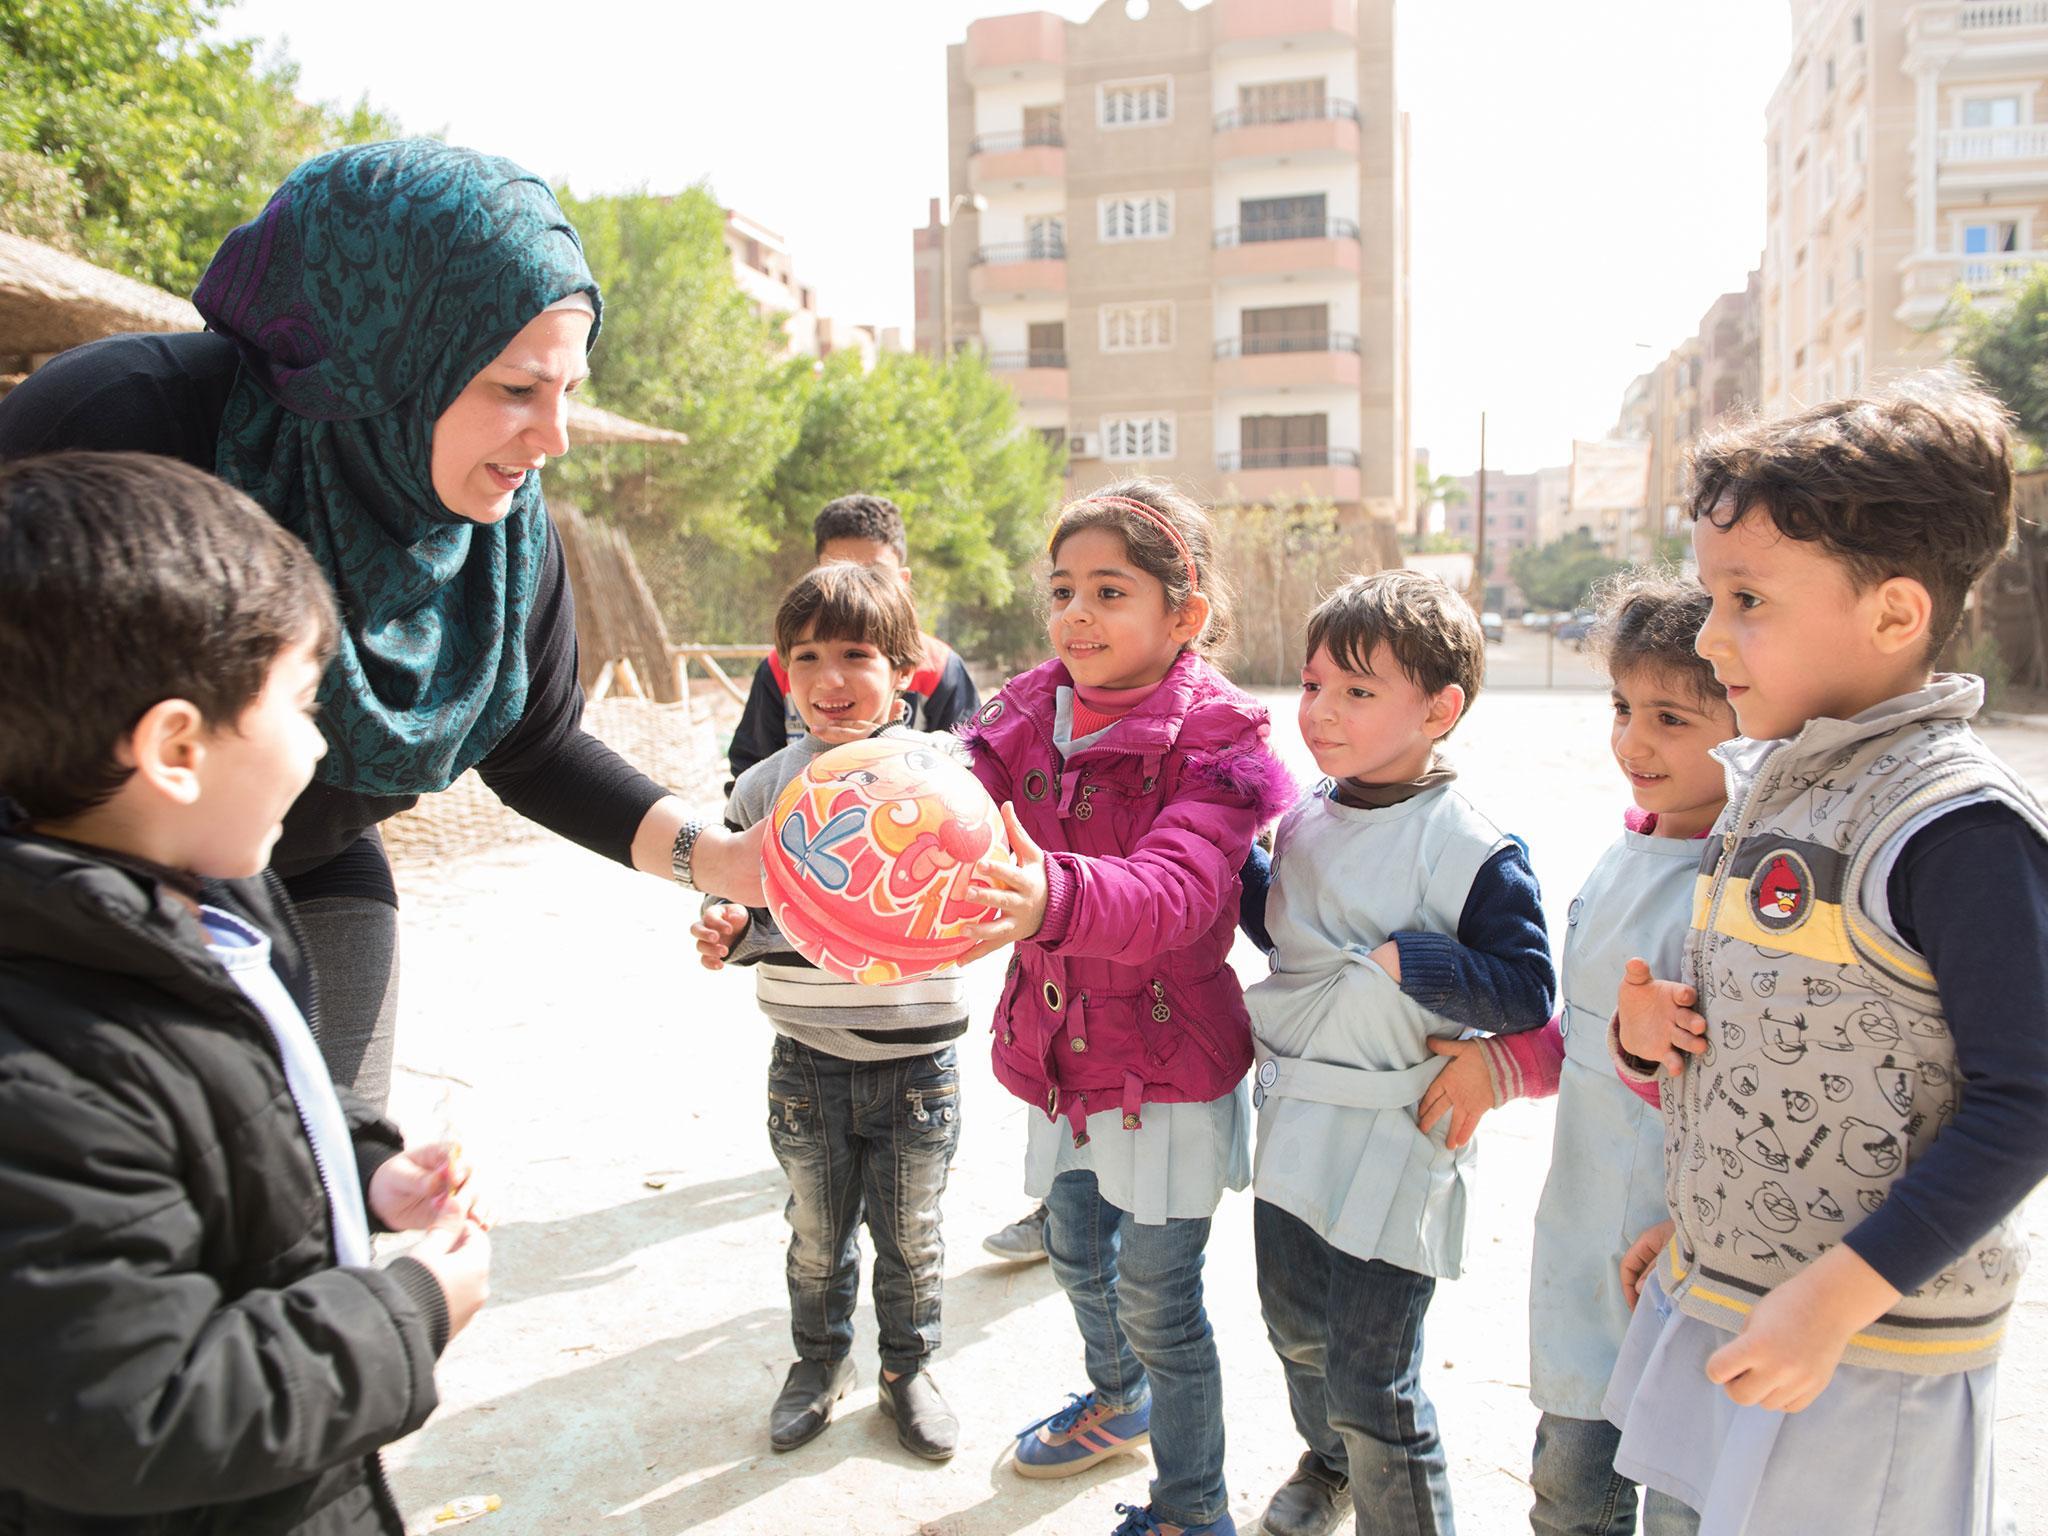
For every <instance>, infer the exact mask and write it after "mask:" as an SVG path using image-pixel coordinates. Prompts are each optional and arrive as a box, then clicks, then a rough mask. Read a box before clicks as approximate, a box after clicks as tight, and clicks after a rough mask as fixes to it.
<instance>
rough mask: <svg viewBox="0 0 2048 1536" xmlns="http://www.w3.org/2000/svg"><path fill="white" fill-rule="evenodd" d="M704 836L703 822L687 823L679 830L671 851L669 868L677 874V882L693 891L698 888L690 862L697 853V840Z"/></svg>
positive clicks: (693, 821)
mask: <svg viewBox="0 0 2048 1536" xmlns="http://www.w3.org/2000/svg"><path fill="white" fill-rule="evenodd" d="M703 835H704V823H703V822H701V821H697V820H695V819H692V820H689V821H686V822H684V823H683V824H682V826H681V828H679V829H678V830H677V832H676V841H675V846H674V847H673V848H671V849H670V850H669V868H670V869H671V870H673V871H674V872H675V877H676V880H677V882H678V883H679V884H682V885H686V886H688V887H689V888H690V889H691V890H693V891H694V890H696V889H697V888H698V887H697V881H696V879H695V878H694V876H693V875H692V873H691V870H690V860H691V857H692V855H694V854H695V853H696V851H697V839H698V838H700V837H702V836H703Z"/></svg>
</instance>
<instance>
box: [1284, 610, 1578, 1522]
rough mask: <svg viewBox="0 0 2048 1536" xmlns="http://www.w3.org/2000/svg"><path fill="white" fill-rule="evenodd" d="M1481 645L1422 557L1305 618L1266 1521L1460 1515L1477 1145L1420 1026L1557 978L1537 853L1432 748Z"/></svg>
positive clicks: (1542, 1016) (1528, 1015)
mask: <svg viewBox="0 0 2048 1536" xmlns="http://www.w3.org/2000/svg"><path fill="white" fill-rule="evenodd" d="M1484 671H1485V642H1484V639H1483V638H1482V636H1481V634H1480V630H1479V625H1478V622H1477V621H1476V620H1475V619H1474V617H1473V615H1472V611H1471V609H1470V607H1469V606H1468V605H1467V604H1466V603H1465V602H1464V600H1463V599H1462V598H1460V597H1459V596H1458V595H1457V594H1456V593H1454V592H1453V591H1451V589H1450V588H1449V587H1448V586H1446V585H1444V583H1443V582H1441V581H1438V580H1437V579H1435V578H1434V577H1428V576H1424V575H1422V574H1421V573H1419V572H1415V571H1382V572H1379V573H1378V574H1376V575H1373V576H1367V577H1361V578H1359V579H1357V580H1354V581H1352V582H1349V583H1347V584H1346V585H1345V586H1344V587H1342V588H1340V589H1339V590H1338V591H1337V592H1336V593H1335V594H1334V595H1332V596H1331V597H1330V598H1328V599H1327V600H1325V601H1324V602H1323V604H1322V605H1321V606H1320V607H1318V608H1317V609H1316V611H1315V613H1314V614H1312V615H1311V616H1310V619H1309V629H1308V659H1307V662H1306V664H1305V665H1304V666H1303V668H1302V683H1301V689H1302V691H1301V715H1300V723H1301V734H1302V739H1303V740H1304V741H1305V742H1306V743H1307V744H1308V748H1309V750H1310V751H1311V752H1312V753H1314V755H1315V759H1316V763H1317V766H1318V767H1320V768H1321V769H1322V770H1323V772H1324V773H1326V774H1328V775H1329V778H1328V779H1326V780H1325V781H1324V782H1323V783H1321V784H1319V785H1318V786H1317V787H1316V788H1315V789H1314V790H1312V791H1310V792H1309V793H1308V794H1307V795H1306V796H1304V797H1303V798H1302V800H1301V802H1300V803H1299V804H1297V805H1296V806H1295V807H1294V809H1293V810H1291V811H1290V812H1288V814H1287V815H1286V816H1285V817H1284V818H1282V820H1281V822H1280V829H1279V833H1278V836H1277V838H1276V840H1275V844H1274V854H1273V877H1272V885H1271V888H1270V893H1269V895H1268V897H1267V900H1266V903H1265V911H1264V929H1265V933H1266V936H1267V939H1268V941H1269V942H1268V944H1267V947H1268V949H1269V952H1270V957H1271V961H1272V967H1273V970H1272V974H1271V975H1270V976H1268V977H1267V978H1266V979H1265V980H1264V981H1261V982H1259V983H1258V984H1257V985H1256V986H1253V987H1251V988H1249V989H1248V990H1247V991H1246V993H1245V1002H1246V1005H1247V1007H1249V1009H1250V1010H1251V1017H1252V1030H1253V1036H1254V1042H1255V1045H1256V1047H1257V1051H1258V1066H1257V1069H1256V1072H1255V1075H1254V1078H1253V1082H1254V1085H1255V1086H1254V1089H1253V1097H1254V1100H1255V1102H1256V1103H1257V1104H1258V1106H1259V1131H1258V1153H1257V1159H1256V1162H1255V1164H1254V1167H1253V1173H1252V1181H1253V1186H1254V1189H1255V1191H1256V1193H1257V1197H1258V1198H1257V1201H1256V1204H1255V1206H1254V1211H1253V1233H1254V1236H1255V1239H1256V1243H1257V1249H1258V1263H1259V1298H1260V1302H1261V1304H1262V1308H1263V1311H1264V1313H1265V1318H1266V1328H1267V1333H1268V1336H1269V1337H1270V1338H1271V1339H1272V1341H1273V1347H1274V1349H1275V1350H1277V1351H1278V1352H1279V1355H1280V1358H1281V1361H1282V1363H1283V1365H1284V1367H1285V1370H1286V1374H1287V1389H1288V1397H1289V1400H1290V1403H1291V1405H1292V1407H1293V1412H1294V1421H1295V1425H1296V1427H1297V1428H1298V1429H1299V1430H1300V1431H1301V1435H1302V1438H1303V1439H1304V1440H1306V1441H1307V1442H1308V1445H1309V1450H1308V1453H1307V1454H1306V1455H1304V1456H1303V1457H1302V1459H1301V1464H1300V1466H1299V1467H1298V1468H1297V1470H1296V1471H1295V1474H1294V1475H1293V1476H1292V1477H1291V1478H1289V1479H1288V1480H1287V1482H1286V1483H1285V1484H1284V1485H1283V1486H1282V1487H1281V1488H1280V1490H1279V1491H1278V1492H1277V1493H1276V1494H1274V1496H1273V1500H1272V1503H1271V1505H1270V1506H1269V1507H1268V1508H1267V1510H1266V1513H1265V1517H1264V1520H1265V1523H1264V1527H1263V1528H1264V1529H1265V1530H1267V1531H1269V1532H1273V1533H1276V1536H1296V1533H1302V1532H1312V1533H1315V1536H1322V1533H1324V1532H1327V1531H1328V1530H1330V1529H1331V1528H1332V1526H1333V1525H1334V1524H1335V1523H1336V1522H1337V1520H1338V1519H1340V1518H1341V1516H1342V1509H1343V1504H1344V1502H1345V1494H1346V1492H1347V1491H1348V1493H1349V1495H1350V1499H1349V1502H1350V1503H1351V1505H1352V1506H1353V1508H1354V1510H1355V1512H1356V1515H1357V1520H1358V1530H1359V1532H1360V1533H1361V1536H1380V1533H1387V1536H1393V1533H1401V1536H1422V1533H1429V1536H1438V1533H1447V1532H1449V1531H1450V1530H1451V1529H1452V1524H1451V1502H1450V1485H1449V1480H1448V1477H1447V1476H1446V1472H1445V1461H1444V1450H1443V1442H1442V1440H1441V1439H1440V1438H1439V1437H1438V1434H1437V1428H1436V1413H1435V1409H1434V1408H1433V1407H1432V1406H1431V1404H1430V1401H1429V1398H1428V1396H1427V1395H1426V1394H1425V1393H1424V1392H1423V1390H1422V1384H1421V1364H1422V1319H1423V1314H1424V1312H1425V1311H1426V1310H1427V1308H1428V1306H1429V1302H1430V1298H1431V1297H1432V1296H1433V1295H1434V1293H1435V1290H1436V1282H1437V1280H1438V1279H1439V1278H1443V1279H1455V1278H1456V1277H1457V1274H1458V1270H1459V1262H1460V1256H1461V1249H1462V1245H1463V1240H1464V1224H1465V1208H1466V1201H1467V1197H1466V1189H1465V1183H1466V1178H1467V1168H1468V1165H1469V1162H1470V1160H1471V1157H1472V1149H1471V1148H1470V1147H1464V1148H1458V1149H1452V1148H1451V1147H1449V1146H1447V1145H1446V1144H1445V1128H1444V1127H1441V1126H1439V1128H1438V1129H1437V1130H1436V1131H1435V1132H1434V1133H1430V1132H1425V1131H1423V1130H1422V1129H1421V1128H1420V1127H1419V1126H1418V1125H1417V1123H1416V1122H1417V1110H1416V1106H1417V1103H1418V1101H1419V1100H1420V1099H1421V1098H1422V1096H1423V1094H1424V1092H1425V1091H1426V1090H1427V1088H1428V1087H1429V1085H1430V1083H1431V1081H1432V1079H1433V1078H1434V1077H1435V1075H1436V1073H1437V1072H1438V1070H1439V1069H1440V1068H1441V1065H1442V1063H1441V1061H1440V1059H1439V1058H1437V1057H1435V1056H1433V1055H1431V1054H1430V1051H1429V1046H1428V1042H1429V1041H1430V1040H1432V1039H1438V1038H1455V1037H1456V1036H1458V1035H1460V1034H1462V1033H1463V1032H1464V1031H1465V1030H1467V1029H1477V1030H1483V1031H1486V1032H1488V1033H1510V1032H1513V1031H1516V1030H1524V1029H1536V1028H1540V1027H1541V1026H1542V1025H1543V1024H1544V1023H1545V1022H1546V1021H1547V1020H1548V1019H1549V1017H1550V1009H1551V993H1552V988H1553V985H1554V977H1553V974H1552V970H1551V964H1550V945H1549V939H1548V936H1547V935H1546V933H1545V930H1544V925H1543V912H1542V905H1541V900H1540V896H1539V893H1538V891H1537V888H1536V879H1535V876H1534V875H1533V874H1532V873H1531V872H1530V869H1529V863H1528V858H1527V855H1526V854H1525V852H1524V851H1523V849H1522V846H1521V844H1520V843H1519V842H1517V841H1516V840H1515V839H1513V838H1510V837H1505V836H1503V835H1502V834H1501V833H1500V832H1499V831H1498V830H1497V829H1496V828H1495V827H1494V825H1493V823H1492V822H1490V821H1488V820H1487V819H1486V817H1484V816H1483V815H1481V814H1480V813H1479V812H1478V811H1477V810H1475V809H1473V807H1472V806H1471V804H1470V803H1469V802H1467V801H1466V799H1465V798H1464V796H1462V795H1460V794H1459V793H1458V792H1457V791H1456V789H1454V788H1453V787H1452V780H1454V779H1455V778H1456V776H1457V775H1456V772H1455V770H1453V769H1452V768H1451V767H1449V766H1448V765H1447V764H1445V763H1443V762H1442V761H1440V760H1439V759H1438V758H1437V756H1436V745H1437V743H1438V742H1439V741H1441V740H1442V739H1443V738H1444V737H1446V736H1448V735H1449V734H1450V732H1451V730H1452V729H1453V728H1454V727H1455V726H1456V725H1457V723H1458V721H1459V719H1460V718H1461V716H1462V715H1463V713H1464V711H1465V709H1466V708H1467V707H1468V705H1469V704H1470V702H1471V700H1472V698H1473V696H1474V695H1476V694H1477V693H1478V691H1479V685H1480V681H1481V679H1482V677H1483V675H1484ZM1254 905H1255V903H1254ZM1247 915H1248V917H1251V918H1252V919H1253V925H1254V926H1255V927H1256V914H1255V913H1251V912H1248V914H1247ZM1255 936H1256V933H1255Z"/></svg>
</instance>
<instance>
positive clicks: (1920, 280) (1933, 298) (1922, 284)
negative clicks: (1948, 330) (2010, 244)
mask: <svg viewBox="0 0 2048 1536" xmlns="http://www.w3.org/2000/svg"><path fill="white" fill-rule="evenodd" d="M2042 265H2048V251H2004V252H2000V253H1998V254H1996V255H1986V256H1953V255H1950V256H1909V257H1907V258H1906V259H1905V260H1904V261H1902V262H1900V263H1899V277H1900V282H1899V292H1900V295H1901V297H1900V300H1899V307H1898V308H1897V309H1896V310H1894V311H1893V312H1892V317H1893V318H1894V319H1895V320H1897V321H1898V322H1899V323H1900V324H1901V325H1910V326H1915V327H1922V326H1928V325H1932V324H1934V323H1936V322H1938V321H1940V320H1941V319H1942V318H1943V317H1944V316H1945V315H1946V314H1947V313H1948V312H1949V310H1950V309H1951V307H1952V306H1953V305H1954V303H1955V300H1956V298H1957V296H1958V295H1959V294H1967V295H1969V296H1972V297H1981V296H1983V295H1987V294H1990V295H1995V294H1997V293H1998V292H1999V291H2000V290H2002V289H2004V288H2007V287H2010V286H2012V285H2013V284H2015V283H2023V282H2025V281H2026V280H2027V278H2028V277H2029V276H2031V275H2032V273H2033V271H2034V269H2035V268H2036V267H2038V266H2042Z"/></svg>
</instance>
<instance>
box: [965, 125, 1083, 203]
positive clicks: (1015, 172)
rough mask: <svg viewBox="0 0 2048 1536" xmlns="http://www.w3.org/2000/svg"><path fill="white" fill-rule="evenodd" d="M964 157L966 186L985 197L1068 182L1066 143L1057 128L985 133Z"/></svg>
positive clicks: (968, 147) (972, 144)
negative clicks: (987, 194) (994, 193)
mask: <svg viewBox="0 0 2048 1536" xmlns="http://www.w3.org/2000/svg"><path fill="white" fill-rule="evenodd" d="M967 155H968V159H967V185H968V186H969V187H971V188H973V189H974V190H975V191H976V192H980V193H984V194H986V193H990V192H1001V191H1019V192H1021V191H1023V190H1024V189H1025V188H1027V187H1044V186H1056V185H1058V184H1059V183H1061V182H1064V181H1065V180H1066V179H1067V141H1066V138H1065V136H1064V135H1062V134H1061V133H1060V132H1059V130H1058V129H1056V128H1038V129H1032V130H1031V131H1029V132H1019V133H985V134H983V135H981V137H979V138H977V139H975V140H974V141H973V143H971V144H969V145H968V146H967Z"/></svg>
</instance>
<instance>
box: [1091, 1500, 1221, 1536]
mask: <svg viewBox="0 0 2048 1536" xmlns="http://www.w3.org/2000/svg"><path fill="white" fill-rule="evenodd" d="M1116 1512H1117V1513H1118V1514H1120V1515H1122V1516H1123V1517H1124V1523H1123V1524H1122V1525H1120V1526H1118V1527H1117V1528H1116V1529H1115V1530H1114V1531H1112V1532H1110V1536H1166V1533H1167V1531H1168V1530H1175V1531H1178V1532H1180V1536H1237V1522H1236V1521H1235V1520H1233V1519H1231V1518H1230V1511H1229V1510H1227V1509H1226V1510H1225V1511H1223V1513H1222V1514H1221V1515H1219V1516H1218V1517H1217V1518H1216V1519H1214V1520H1211V1521H1210V1522H1209V1523H1208V1524H1207V1525H1177V1526H1164V1525H1161V1524H1160V1523H1159V1517H1158V1516H1157V1515H1155V1514H1153V1513H1152V1506H1151V1505H1150V1504H1147V1505H1146V1506H1145V1507H1144V1508H1143V1509H1140V1508H1139V1507H1138V1506H1137V1505H1135V1504H1119V1505H1117V1507H1116Z"/></svg>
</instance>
